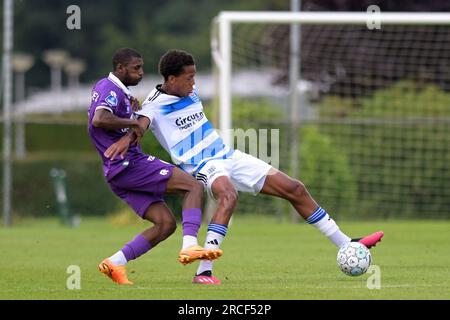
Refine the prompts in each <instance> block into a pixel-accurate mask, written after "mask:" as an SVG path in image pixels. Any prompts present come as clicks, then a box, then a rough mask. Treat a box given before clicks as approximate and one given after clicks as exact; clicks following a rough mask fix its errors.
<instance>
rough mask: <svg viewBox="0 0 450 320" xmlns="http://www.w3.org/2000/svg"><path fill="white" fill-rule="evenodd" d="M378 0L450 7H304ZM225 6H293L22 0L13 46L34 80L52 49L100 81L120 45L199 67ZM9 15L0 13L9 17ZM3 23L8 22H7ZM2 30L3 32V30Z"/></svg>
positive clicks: (305, 6)
mask: <svg viewBox="0 0 450 320" xmlns="http://www.w3.org/2000/svg"><path fill="white" fill-rule="evenodd" d="M70 5H78V6H79V7H80V9H81V30H69V29H67V27H66V20H67V18H68V16H69V14H67V13H66V10H67V7H68V6H70ZM369 5H378V6H379V7H380V8H381V10H384V11H450V3H449V2H448V1H445V0H432V1H426V2H425V1H417V0H406V1H389V0H363V1H361V0H302V1H301V6H302V10H304V11H365V10H366V9H367V7H368V6H369ZM222 10H274V11H286V10H290V1H289V0H245V1H241V0H213V1H210V0H171V1H164V0H151V1H144V0H127V1H125V0H116V1H107V0H97V1H89V0H76V1H73V0H46V1H32V0H21V1H15V4H14V11H15V25H14V32H15V35H14V51H19V52H27V53H30V54H32V55H33V56H34V57H35V58H36V60H37V61H36V62H37V63H36V64H35V66H34V67H33V69H32V70H30V71H29V73H28V75H27V85H29V86H32V87H37V88H42V87H48V85H49V82H50V79H49V78H50V75H49V72H48V67H47V66H46V65H45V64H44V62H43V61H42V58H41V56H42V52H43V51H44V50H46V49H52V48H64V49H66V50H68V51H69V52H70V54H71V55H72V56H74V57H77V58H81V59H83V60H85V61H86V64H87V66H88V69H87V70H86V72H85V73H84V74H83V75H82V78H81V79H82V81H85V82H90V81H93V80H95V79H97V78H99V77H101V76H103V75H104V74H105V73H107V72H108V71H109V70H110V69H111V66H110V64H111V62H110V61H111V56H112V54H113V52H114V50H116V49H117V48H119V47H124V46H129V47H133V48H136V49H137V50H139V51H140V52H141V53H142V54H143V55H144V58H145V63H146V72H147V73H152V74H155V73H157V63H158V58H159V57H160V55H161V54H163V53H164V52H165V51H166V50H168V49H170V48H181V49H185V50H188V51H190V52H192V53H193V54H194V55H195V57H196V58H197V59H196V62H197V65H198V68H199V70H208V69H209V68H210V67H211V53H210V29H211V21H212V19H213V17H215V16H216V15H217V14H218V13H219V12H220V11H222ZM2 19H3V15H0V22H1V23H2V21H1V20H2ZM2 26H3V23H2ZM0 37H3V34H1V35H0Z"/></svg>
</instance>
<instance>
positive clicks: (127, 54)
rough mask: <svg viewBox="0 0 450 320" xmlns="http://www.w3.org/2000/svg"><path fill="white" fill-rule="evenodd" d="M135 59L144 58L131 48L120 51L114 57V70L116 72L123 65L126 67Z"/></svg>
mask: <svg viewBox="0 0 450 320" xmlns="http://www.w3.org/2000/svg"><path fill="white" fill-rule="evenodd" d="M133 58H142V56H141V54H140V53H139V52H137V51H136V50H134V49H131V48H120V49H118V50H117V51H116V52H115V53H114V56H113V59H112V65H113V70H116V68H117V65H118V64H119V63H120V64H123V65H126V64H127V63H128V62H130V61H131V59H133Z"/></svg>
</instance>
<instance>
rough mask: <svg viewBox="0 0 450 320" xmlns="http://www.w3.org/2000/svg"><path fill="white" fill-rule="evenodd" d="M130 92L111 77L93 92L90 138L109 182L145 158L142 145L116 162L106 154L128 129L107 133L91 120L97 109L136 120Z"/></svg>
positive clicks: (107, 131) (105, 79)
mask: <svg viewBox="0 0 450 320" xmlns="http://www.w3.org/2000/svg"><path fill="white" fill-rule="evenodd" d="M130 97H131V94H130V91H129V90H128V88H127V87H125V86H124V85H123V84H122V82H121V81H120V80H119V79H118V78H117V77H116V76H114V75H113V74H112V73H110V74H109V76H108V78H104V79H101V80H100V81H99V82H97V83H96V84H95V86H94V88H93V90H92V100H91V105H90V107H89V111H88V113H89V136H90V137H91V140H92V142H93V144H94V145H95V147H96V149H97V151H98V153H99V154H100V156H101V157H102V160H103V173H104V175H105V177H106V178H107V180H110V179H112V178H113V177H114V176H115V175H116V174H118V173H119V172H121V171H122V170H123V169H125V168H126V167H127V166H128V165H129V163H130V161H131V160H133V159H137V158H140V157H142V156H143V153H142V151H141V148H140V146H139V145H135V146H130V148H129V149H128V152H127V154H126V155H125V157H124V159H121V158H120V157H116V159H114V160H110V159H108V158H106V157H105V156H104V155H103V153H104V152H105V151H106V149H108V148H109V146H111V145H112V144H113V143H114V142H117V141H118V140H119V139H120V138H121V137H123V136H124V135H125V134H126V133H127V132H128V128H125V129H117V130H107V129H103V128H96V127H94V126H93V125H92V118H93V117H94V113H95V110H97V109H106V110H108V111H110V112H112V113H113V114H114V115H116V116H117V117H120V118H127V119H130V118H132V117H133V110H132V108H131V101H130Z"/></svg>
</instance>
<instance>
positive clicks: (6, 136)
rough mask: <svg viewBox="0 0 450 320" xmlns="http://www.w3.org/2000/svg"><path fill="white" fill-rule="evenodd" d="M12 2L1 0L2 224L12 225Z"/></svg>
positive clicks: (10, 0) (11, 0)
mask: <svg viewBox="0 0 450 320" xmlns="http://www.w3.org/2000/svg"><path fill="white" fill-rule="evenodd" d="M13 22H14V21H13V0H3V74H2V78H3V79H2V83H3V223H4V225H5V226H7V227H8V226H11V224H12V214H11V212H12V209H11V208H12V201H11V181H12V169H11V167H12V166H11V102H12V83H11V82H12V70H11V52H12V48H13V41H12V39H13Z"/></svg>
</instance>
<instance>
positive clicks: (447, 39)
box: [213, 13, 450, 218]
mask: <svg viewBox="0 0 450 320" xmlns="http://www.w3.org/2000/svg"><path fill="white" fill-rule="evenodd" d="M335 15H337V16H338V15H339V13H335ZM399 16H401V15H399ZM422 16H424V15H422ZM229 17H231V15H230V16H229ZM402 17H403V18H405V16H402ZM415 17H418V15H416V16H415ZM449 17H450V16H447V17H446V18H445V16H443V15H440V16H439V18H440V19H434V20H433V18H432V17H428V18H427V19H426V20H427V21H428V22H426V21H425V22H424V21H422V20H420V19H419V20H417V23H416V22H415V20H414V15H413V16H411V19H410V20H408V19H406V21H407V23H401V21H395V20H391V23H383V22H382V23H381V28H380V29H374V30H370V29H368V28H367V26H366V24H365V23H348V22H344V23H331V22H330V21H327V20H324V21H316V22H314V21H311V20H308V23H303V24H300V26H301V27H300V32H299V36H298V38H297V39H296V41H298V52H297V51H296V50H294V49H293V42H292V41H291V40H290V35H291V31H292V29H291V25H290V23H288V22H285V21H283V22H280V21H278V20H279V19H278V20H277V19H274V20H275V21H272V20H271V19H270V15H269V18H268V19H267V21H259V20H258V21H257V22H255V21H252V20H251V19H250V20H249V21H245V19H237V20H236V21H233V19H228V20H227V23H226V24H224V25H222V26H221V25H220V19H219V24H217V25H216V27H217V28H215V29H213V32H215V35H217V38H213V39H217V42H214V41H213V45H214V46H215V45H217V48H213V50H217V51H215V54H216V62H217V67H218V68H217V69H218V74H219V76H221V77H222V78H221V79H222V80H221V81H223V79H226V78H223V74H222V73H223V72H225V73H226V72H227V70H229V75H230V79H229V81H230V89H229V91H228V89H227V87H226V86H225V87H224V82H219V84H220V85H219V86H218V88H220V89H219V90H218V91H217V94H221V95H229V97H228V98H229V102H230V103H229V104H230V106H232V108H231V109H232V113H231V117H230V121H229V122H228V124H229V125H230V126H231V127H233V128H242V129H244V130H247V129H256V130H259V129H269V131H270V129H278V130H279V158H280V159H279V167H280V169H282V170H283V171H285V172H286V173H288V174H292V175H295V178H298V179H300V180H301V181H303V182H304V183H305V185H306V186H307V187H308V189H309V191H310V193H311V194H312V196H313V197H314V198H315V199H316V201H317V202H318V203H319V204H320V205H321V206H322V207H324V208H325V209H326V210H328V211H329V212H330V213H332V214H333V215H334V216H338V217H340V218H346V217H351V218H354V217H359V218H384V217H417V218H431V217H434V218H436V217H447V218H448V217H450V18H449ZM219 18H220V16H219ZM402 21H405V20H402ZM445 21H447V23H445ZM224 26H225V31H224V29H223V28H224ZM226 26H229V31H230V32H229V33H228V31H226V28H227V27H226ZM224 35H225V37H228V35H229V39H230V42H229V43H227V42H226V40H224V39H223V37H224ZM228 45H229V47H228ZM293 55H296V56H295V57H293ZM293 58H295V59H297V62H298V65H299V68H298V70H295V72H297V73H298V76H299V80H298V81H297V83H296V84H295V85H292V84H291V83H290V72H292V70H290V66H291V65H292V61H295V60H293ZM229 62H231V64H230V65H229V66H228V65H227V64H228V63H229ZM292 88H296V90H297V91H296V94H297V95H298V98H297V99H296V100H294V101H296V103H295V105H292V104H291V101H293V100H292V98H291V97H292V96H291V94H292ZM222 89H224V90H222ZM220 101H221V102H222V103H221V105H220V107H221V108H222V110H221V113H220V114H221V117H222V118H223V117H226V114H227V112H228V106H227V105H226V101H227V100H226V97H225V100H224V96H221V97H220ZM223 101H225V105H224V104H223ZM223 108H225V109H226V110H224V109H223ZM292 108H294V109H295V110H294V112H293V109H292ZM293 114H296V115H297V117H298V119H293V117H292V115H293ZM222 120H223V119H222ZM225 120H226V119H225ZM226 124H227V122H226V121H225V122H223V121H222V122H221V126H222V129H225V127H224V126H226ZM268 141H270V137H269V139H268ZM269 144H270V143H269ZM274 146H275V144H274ZM241 149H242V147H241ZM244 149H246V150H243V151H247V152H248V151H249V148H244ZM269 149H270V148H269ZM237 211H238V212H242V213H274V212H277V213H279V214H280V215H283V214H285V213H288V212H290V209H289V206H288V205H286V204H284V203H283V202H280V201H278V200H272V199H271V198H268V197H260V198H257V199H255V198H253V197H252V196H250V195H240V200H239V205H238V208H237Z"/></svg>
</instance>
